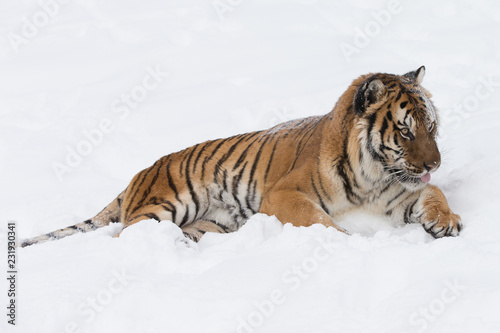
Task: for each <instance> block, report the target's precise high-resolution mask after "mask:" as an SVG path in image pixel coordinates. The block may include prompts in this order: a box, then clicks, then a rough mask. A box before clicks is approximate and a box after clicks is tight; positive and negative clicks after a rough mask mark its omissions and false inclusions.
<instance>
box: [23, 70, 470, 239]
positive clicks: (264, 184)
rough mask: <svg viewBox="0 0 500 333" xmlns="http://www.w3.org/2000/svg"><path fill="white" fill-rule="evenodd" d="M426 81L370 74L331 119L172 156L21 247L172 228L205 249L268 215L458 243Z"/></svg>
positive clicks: (418, 73) (416, 74)
mask: <svg viewBox="0 0 500 333" xmlns="http://www.w3.org/2000/svg"><path fill="white" fill-rule="evenodd" d="M424 74H425V67H424V66H421V67H420V68H418V69H417V70H415V71H411V72H408V73H406V74H404V75H396V74H387V73H369V74H365V75H361V76H360V77H358V78H357V79H355V80H354V81H353V82H352V83H351V84H350V85H349V87H348V88H347V90H346V91H345V92H344V93H343V94H342V95H341V96H340V98H339V99H338V101H337V103H336V104H335V106H334V107H333V109H332V111H331V112H329V113H327V114H325V115H321V116H311V117H307V118H302V119H297V120H291V121H288V122H284V123H282V124H278V125H276V126H274V127H272V128H270V129H267V130H260V131H254V132H249V133H245V134H240V135H235V136H232V137H229V138H225V139H216V140H210V141H206V142H203V143H200V144H197V145H194V146H192V147H189V148H187V149H184V150H182V151H179V152H175V153H172V154H169V155H166V156H164V157H162V158H160V159H159V160H157V161H156V162H155V163H154V164H153V165H152V166H150V167H148V168H146V169H144V170H142V171H141V172H139V173H138V174H137V175H135V177H134V178H133V179H132V181H131V182H130V184H129V185H128V187H127V188H126V189H125V190H124V191H123V192H122V193H120V194H119V195H118V197H117V198H116V199H115V200H113V201H112V202H111V203H110V204H109V205H108V206H106V207H105V208H104V209H103V210H102V211H101V212H100V213H98V214H97V215H96V216H94V217H93V218H91V219H88V220H86V221H84V222H82V223H78V224H75V225H72V226H69V227H67V228H63V229H59V230H57V231H54V232H51V233H48V234H45V235H42V236H38V237H34V238H31V239H27V240H25V241H23V242H22V244H21V246H22V247H25V246H29V245H32V244H37V243H42V242H45V241H48V240H54V239H60V238H63V237H66V236H69V235H72V234H75V233H79V232H81V233H84V232H88V231H92V230H95V229H97V228H101V227H104V226H107V225H109V224H110V223H115V222H121V223H122V224H123V228H127V227H130V226H131V225H134V224H136V223H138V222H141V221H143V220H151V219H153V220H156V221H158V222H160V221H171V222H173V223H175V224H176V225H177V226H178V227H179V228H180V229H181V230H182V232H183V233H184V235H185V237H186V238H187V239H190V240H191V241H193V242H198V241H199V240H200V238H201V237H202V236H203V235H204V234H206V233H207V232H215V233H229V232H234V231H236V230H238V229H239V228H240V227H241V226H242V225H243V224H245V222H246V221H247V220H248V219H249V218H250V217H251V216H252V215H254V214H257V213H263V214H267V215H269V216H272V215H274V216H276V218H277V219H278V220H279V221H281V222H282V223H283V224H285V223H291V224H292V225H293V226H296V227H300V226H305V227H307V226H311V225H314V224H322V225H324V226H326V227H332V228H335V229H337V230H338V231H340V232H344V233H348V232H347V231H346V230H344V229H343V228H341V227H339V226H338V225H337V223H336V222H337V221H338V219H339V217H340V216H342V215H343V214H345V213H347V212H349V211H351V210H353V209H364V210H367V211H369V212H371V213H373V214H378V215H381V216H385V217H387V218H388V219H389V220H391V221H395V222H397V223H400V224H401V225H404V223H420V224H421V225H422V227H423V228H424V229H425V231H426V232H428V233H429V234H430V235H432V236H433V237H434V238H440V237H444V236H457V235H458V234H459V233H460V231H461V229H462V222H461V218H460V216H459V215H457V214H455V213H453V211H452V210H451V209H450V207H449V206H448V202H447V200H446V198H445V196H444V194H443V192H442V191H441V190H440V189H439V188H438V187H437V186H434V185H431V184H429V181H430V178H431V174H432V173H433V172H434V171H436V170H437V169H438V167H439V166H440V165H441V154H440V152H439V149H438V147H437V143H436V135H437V128H438V121H439V119H438V114H437V108H436V107H435V106H434V104H433V102H432V101H431V97H432V96H431V94H430V92H429V91H427V90H426V89H425V88H423V87H422V86H421V83H422V80H423V77H424ZM122 230H123V229H122ZM120 233H121V232H120ZM120 233H119V234H120ZM119 234H118V235H117V236H116V237H118V236H119Z"/></svg>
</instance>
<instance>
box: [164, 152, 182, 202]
mask: <svg viewBox="0 0 500 333" xmlns="http://www.w3.org/2000/svg"><path fill="white" fill-rule="evenodd" d="M171 163H172V160H169V161H168V163H167V167H166V172H167V180H168V186H170V188H171V189H172V191H174V194H175V199H176V200H177V201H179V202H180V203H182V201H181V199H180V198H179V192H178V191H177V187H176V186H175V184H174V180H173V178H172V175H171V174H170V164H171Z"/></svg>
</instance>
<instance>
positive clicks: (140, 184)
mask: <svg viewBox="0 0 500 333" xmlns="http://www.w3.org/2000/svg"><path fill="white" fill-rule="evenodd" d="M153 166H154V165H153ZM153 166H151V167H149V168H148V169H146V170H143V171H142V172H143V173H144V176H143V177H142V180H141V181H140V182H139V181H136V183H135V184H137V183H139V185H138V186H137V189H136V190H135V191H134V192H132V191H131V192H130V193H133V194H132V198H130V200H129V206H128V208H129V209H130V207H132V203H133V202H134V200H135V197H136V196H137V194H138V193H139V191H138V189H140V188H141V186H142V184H144V181H145V180H146V178H147V176H148V175H149V173H150V172H152V171H153ZM135 184H134V185H135ZM132 187H135V186H132ZM125 213H126V214H125V216H126V218H125V219H126V220H128V217H130V215H131V212H129V211H126V212H125ZM124 222H125V221H124Z"/></svg>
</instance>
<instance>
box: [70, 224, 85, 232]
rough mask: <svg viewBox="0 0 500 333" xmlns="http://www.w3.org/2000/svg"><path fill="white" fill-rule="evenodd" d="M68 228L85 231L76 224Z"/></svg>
mask: <svg viewBox="0 0 500 333" xmlns="http://www.w3.org/2000/svg"><path fill="white" fill-rule="evenodd" d="M68 228H70V229H73V230H76V231H78V232H87V231H86V230H85V229H82V228H80V227H79V226H76V225H72V226H69V227H68Z"/></svg>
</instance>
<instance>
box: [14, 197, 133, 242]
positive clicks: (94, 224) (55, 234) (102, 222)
mask: <svg viewBox="0 0 500 333" xmlns="http://www.w3.org/2000/svg"><path fill="white" fill-rule="evenodd" d="M124 193H125V191H123V192H122V193H120V195H118V197H117V198H116V199H115V200H113V201H112V202H111V203H110V204H109V205H107V206H106V208H104V209H103V210H102V211H101V212H100V213H99V214H97V215H96V216H94V217H93V218H91V219H89V220H86V221H84V222H82V223H77V224H75V225H72V226H69V227H66V228H62V229H59V230H56V231H52V232H49V233H48V234H45V235H40V236H37V237H33V238H28V239H25V240H23V241H21V242H20V243H19V244H18V246H20V247H26V246H30V245H33V244H40V243H44V242H47V241H50V240H57V239H61V238H64V237H66V236H70V235H73V234H76V233H78V232H82V233H83V232H89V231H94V230H96V229H98V228H102V227H105V226H107V225H109V224H110V223H114V222H118V221H119V220H120V214H121V204H122V201H123V195H124Z"/></svg>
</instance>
